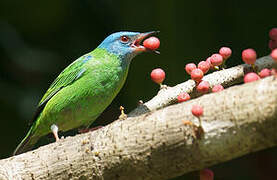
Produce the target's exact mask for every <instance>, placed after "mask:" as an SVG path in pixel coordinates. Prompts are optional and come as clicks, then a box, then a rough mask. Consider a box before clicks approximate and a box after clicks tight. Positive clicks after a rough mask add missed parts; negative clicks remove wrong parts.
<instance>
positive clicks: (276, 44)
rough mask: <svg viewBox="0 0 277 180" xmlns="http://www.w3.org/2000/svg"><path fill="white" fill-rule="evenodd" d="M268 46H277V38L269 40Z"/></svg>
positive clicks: (273, 47)
mask: <svg viewBox="0 0 277 180" xmlns="http://www.w3.org/2000/svg"><path fill="white" fill-rule="evenodd" d="M268 47H269V49H271V50H273V49H275V48H277V40H269V43H268Z"/></svg>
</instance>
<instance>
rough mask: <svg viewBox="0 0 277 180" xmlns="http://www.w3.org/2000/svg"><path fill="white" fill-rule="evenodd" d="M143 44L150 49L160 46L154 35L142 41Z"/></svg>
mask: <svg viewBox="0 0 277 180" xmlns="http://www.w3.org/2000/svg"><path fill="white" fill-rule="evenodd" d="M143 46H144V47H146V48H147V49H151V50H155V49H158V48H159V46H160V40H159V39H158V38H156V37H154V36H152V37H149V38H147V39H145V40H144V41H143Z"/></svg>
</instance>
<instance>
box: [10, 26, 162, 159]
mask: <svg viewBox="0 0 277 180" xmlns="http://www.w3.org/2000/svg"><path fill="white" fill-rule="evenodd" d="M157 32H158V31H150V32H145V33H140V32H129V31H120V32H116V33H112V34H110V35H109V36H107V37H106V38H105V39H104V40H103V41H102V43H100V45H99V46H98V47H97V48H96V49H94V50H93V51H91V52H89V53H87V54H85V55H83V56H81V57H79V58H78V59H77V60H75V61H74V62H72V63H71V64H70V65H69V66H67V67H66V68H65V69H64V70H63V71H62V72H61V73H60V74H59V75H58V77H57V78H56V79H55V80H54V81H53V83H52V84H51V85H50V87H49V89H48V90H47V91H46V93H45V94H44V96H43V97H42V99H41V100H40V102H39V103H38V106H37V109H36V111H35V113H34V116H33V118H32V119H31V121H30V122H31V123H30V125H31V126H30V129H29V131H28V132H27V135H26V136H25V137H24V139H23V140H22V141H21V142H20V144H19V145H18V146H17V147H16V149H15V151H14V152H13V155H18V154H21V153H24V152H26V151H29V150H31V149H32V148H33V146H34V145H35V144H36V142H37V141H38V140H39V139H40V138H41V137H43V136H45V135H47V134H49V133H51V132H52V133H53V134H54V136H55V138H56V140H58V134H57V133H58V131H68V130H71V129H76V128H88V127H89V126H90V125H91V124H92V123H93V122H94V121H95V120H96V119H97V117H98V116H99V115H100V114H101V113H102V112H103V111H104V110H105V109H106V107H107V106H108V105H109V104H110V103H111V102H112V100H113V99H114V98H115V96H116V95H117V94H118V92H119V91H120V89H121V88H122V86H123V84H124V83H125V80H126V77H127V75H128V70H129V66H130V63H131V60H132V59H133V58H134V57H135V56H136V55H138V54H140V53H142V52H147V51H154V52H158V51H155V50H149V49H148V48H146V47H144V46H143V45H142V41H143V40H144V39H146V38H147V37H149V36H151V35H152V34H155V33H157Z"/></svg>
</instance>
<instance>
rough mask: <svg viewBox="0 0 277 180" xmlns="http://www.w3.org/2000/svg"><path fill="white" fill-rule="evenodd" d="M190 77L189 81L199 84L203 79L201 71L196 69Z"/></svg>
mask: <svg viewBox="0 0 277 180" xmlns="http://www.w3.org/2000/svg"><path fill="white" fill-rule="evenodd" d="M190 76H191V79H193V80H194V81H196V82H199V81H201V79H202V78H203V76H204V73H203V71H202V70H201V69H198V68H196V69H194V70H192V71H191V74H190Z"/></svg>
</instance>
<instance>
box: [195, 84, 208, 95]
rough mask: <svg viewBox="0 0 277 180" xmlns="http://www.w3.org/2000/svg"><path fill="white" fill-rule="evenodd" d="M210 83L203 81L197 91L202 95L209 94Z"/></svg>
mask: <svg viewBox="0 0 277 180" xmlns="http://www.w3.org/2000/svg"><path fill="white" fill-rule="evenodd" d="M209 88H210V83H209V82H208V81H201V82H200V83H199V84H198V85H197V87H196V90H197V91H198V92H200V93H207V92H209Z"/></svg>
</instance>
